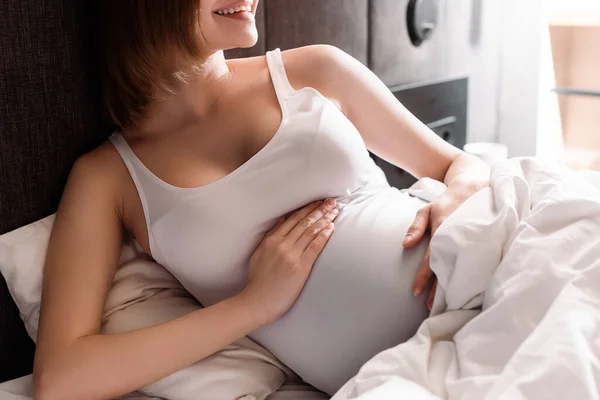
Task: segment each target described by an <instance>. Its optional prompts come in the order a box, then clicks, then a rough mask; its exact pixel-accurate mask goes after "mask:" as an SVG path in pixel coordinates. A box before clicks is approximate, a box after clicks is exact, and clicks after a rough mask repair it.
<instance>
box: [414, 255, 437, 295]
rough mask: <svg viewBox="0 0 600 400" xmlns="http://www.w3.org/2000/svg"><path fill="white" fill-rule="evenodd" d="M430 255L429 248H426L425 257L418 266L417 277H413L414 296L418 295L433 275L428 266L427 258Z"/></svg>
mask: <svg viewBox="0 0 600 400" xmlns="http://www.w3.org/2000/svg"><path fill="white" fill-rule="evenodd" d="M430 255H431V248H429V247H428V248H427V253H426V254H425V258H424V259H423V261H422V262H421V267H420V268H419V272H417V277H416V278H415V284H414V286H413V294H414V295H415V296H420V295H421V294H422V293H423V291H424V290H425V288H426V287H427V284H428V283H429V281H430V280H431V277H432V276H433V272H432V271H431V268H430V266H429V259H430Z"/></svg>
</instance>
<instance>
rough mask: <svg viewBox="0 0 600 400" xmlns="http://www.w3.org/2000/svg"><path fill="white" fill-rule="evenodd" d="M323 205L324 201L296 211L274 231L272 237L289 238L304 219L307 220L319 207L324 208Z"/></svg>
mask: <svg viewBox="0 0 600 400" xmlns="http://www.w3.org/2000/svg"><path fill="white" fill-rule="evenodd" d="M323 203H324V202H323V201H315V202H313V203H310V204H308V205H306V206H304V207H302V208H300V209H298V210H296V211H294V212H293V213H292V214H291V215H290V216H289V217H288V218H285V221H284V222H283V223H282V224H281V225H279V226H278V227H277V228H276V229H275V228H274V229H273V233H272V235H274V236H279V237H281V236H287V235H288V234H289V233H290V232H291V231H292V229H294V228H295V227H296V225H298V223H299V222H300V221H301V220H302V219H303V218H306V217H307V216H308V215H310V213H312V212H313V211H315V210H316V209H317V208H318V207H322V206H323Z"/></svg>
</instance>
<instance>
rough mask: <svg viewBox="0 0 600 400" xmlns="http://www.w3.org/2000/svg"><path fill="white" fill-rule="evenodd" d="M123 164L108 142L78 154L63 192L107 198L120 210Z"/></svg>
mask: <svg viewBox="0 0 600 400" xmlns="http://www.w3.org/2000/svg"><path fill="white" fill-rule="evenodd" d="M128 176H129V175H128V172H127V168H126V167H125V165H124V164H123V162H122V160H121V157H120V156H119V153H118V152H117V150H116V149H115V148H114V146H113V145H112V144H111V143H110V142H108V141H107V142H105V143H103V144H101V145H100V146H98V147H97V148H95V149H94V150H92V151H90V152H88V153H86V154H84V155H82V156H80V157H79V158H78V159H77V161H75V163H74V164H73V167H72V168H71V172H70V174H69V180H68V182H67V187H66V188H65V194H64V195H63V197H65V196H69V195H72V194H75V193H73V192H76V197H77V198H89V199H95V200H96V201H101V200H102V201H103V202H107V203H108V202H110V203H111V205H112V206H114V207H115V209H116V211H118V212H119V213H121V211H122V209H121V205H122V201H121V198H122V197H121V196H122V191H123V189H124V188H125V187H126V186H125V185H126V183H127V178H128Z"/></svg>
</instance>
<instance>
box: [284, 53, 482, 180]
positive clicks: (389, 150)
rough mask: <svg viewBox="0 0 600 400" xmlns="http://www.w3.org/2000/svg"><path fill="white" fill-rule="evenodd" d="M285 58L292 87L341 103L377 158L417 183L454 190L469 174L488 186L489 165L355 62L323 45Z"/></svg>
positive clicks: (343, 109) (471, 177)
mask: <svg viewBox="0 0 600 400" xmlns="http://www.w3.org/2000/svg"><path fill="white" fill-rule="evenodd" d="M283 57H284V62H285V65H286V69H287V70H288V75H289V78H290V81H291V83H292V86H294V87H296V88H301V87H304V86H312V87H315V88H316V89H318V90H319V91H320V92H321V93H322V94H323V95H325V96H326V97H328V98H330V99H332V100H333V101H334V102H335V103H337V104H338V106H339V107H340V109H341V110H342V111H343V112H344V114H345V115H346V116H347V117H348V119H350V121H352V123H353V124H354V125H355V126H356V128H357V129H358V131H359V132H360V133H361V136H362V137H363V140H364V141H365V144H366V146H367V148H368V149H369V150H370V151H372V152H373V153H374V154H376V155H377V156H379V157H381V158H382V159H384V160H386V161H388V162H390V163H392V164H394V165H396V166H398V167H400V168H402V169H404V170H406V171H408V172H409V173H411V174H412V175H414V176H416V177H417V178H422V177H430V178H433V179H437V180H439V181H443V182H445V183H446V184H452V182H454V180H455V178H456V177H458V176H462V177H463V178H465V177H467V175H463V174H465V173H467V172H468V177H469V178H470V179H471V180H472V181H473V182H480V183H482V184H483V183H485V182H487V180H488V173H489V170H488V169H487V167H486V166H485V164H483V163H482V162H481V161H480V160H478V159H477V158H475V157H472V156H470V155H467V154H465V153H464V152H462V151H461V150H460V149H458V148H456V147H454V146H452V145H450V144H449V143H447V142H445V141H444V140H443V139H441V138H440V137H439V136H438V135H436V134H435V133H434V132H433V131H431V129H429V128H428V127H427V126H426V125H425V124H423V123H422V122H421V121H419V119H417V118H416V117H415V116H414V115H413V114H412V113H410V112H409V111H408V110H407V109H406V108H405V107H404V106H403V105H402V104H401V103H400V102H399V101H398V100H397V99H396V97H395V96H394V95H393V94H392V93H391V92H390V90H389V89H388V88H387V87H386V85H385V84H384V83H383V82H382V81H381V80H380V79H379V78H378V77H377V76H376V75H375V74H374V73H373V72H371V71H370V70H369V69H368V68H367V67H365V66H364V65H363V64H362V63H360V62H359V61H357V60H356V59H355V58H353V57H352V56H350V55H348V54H346V53H344V52H343V51H341V50H339V49H337V48H335V47H332V46H323V45H318V46H308V47H304V48H299V49H295V50H289V51H286V52H284V53H283ZM457 182H458V181H456V183H457Z"/></svg>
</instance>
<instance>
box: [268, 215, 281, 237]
mask: <svg viewBox="0 0 600 400" xmlns="http://www.w3.org/2000/svg"><path fill="white" fill-rule="evenodd" d="M284 222H285V217H279V219H278V220H277V222H275V225H274V226H273V227H272V228H271V229H270V230H269V231H268V232H267V233H266V234H265V237H269V236H271V235H272V234H274V233H275V232H277V229H279V227H280V226H281V224H283V223H284Z"/></svg>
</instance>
